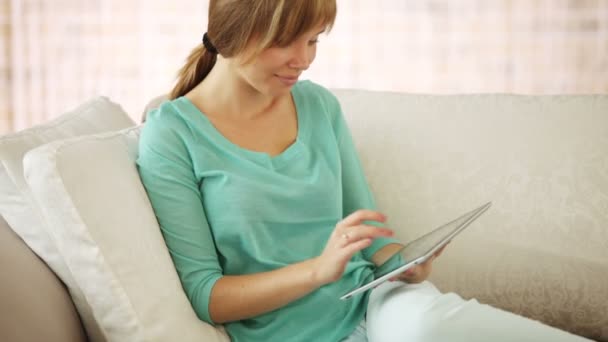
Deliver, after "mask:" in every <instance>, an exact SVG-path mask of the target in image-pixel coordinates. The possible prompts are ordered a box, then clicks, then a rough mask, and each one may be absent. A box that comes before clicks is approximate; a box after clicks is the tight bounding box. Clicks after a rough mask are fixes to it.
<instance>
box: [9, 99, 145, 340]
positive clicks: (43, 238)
mask: <svg viewBox="0 0 608 342" xmlns="http://www.w3.org/2000/svg"><path fill="white" fill-rule="evenodd" d="M133 125H135V123H134V122H133V120H132V119H131V118H129V116H128V115H127V113H125V111H124V110H123V109H122V108H121V107H120V106H119V105H117V104H115V103H112V102H111V101H110V100H108V99H107V98H105V97H98V98H95V99H92V100H90V101H87V102H85V103H84V104H82V105H81V106H79V107H78V108H76V109H74V110H72V111H70V112H67V113H65V114H63V115H61V116H59V117H58V118H56V119H54V120H52V121H50V122H48V123H45V124H42V125H38V126H35V127H32V128H29V129H26V130H23V131H20V132H17V133H13V134H7V135H4V136H1V137H0V193H1V194H2V196H0V214H1V215H2V216H3V217H4V219H5V220H6V221H7V222H8V224H9V226H10V227H11V228H12V229H13V230H14V231H15V232H16V233H17V235H19V236H20V237H21V238H22V239H23V240H24V241H25V243H26V244H27V245H28V246H29V247H30V248H31V249H32V250H33V251H34V252H35V253H36V254H37V255H38V256H39V257H40V258H41V259H43V260H44V261H45V262H46V263H47V264H48V265H49V267H50V268H51V269H52V270H53V271H54V272H55V273H56V274H57V276H58V277H59V278H60V279H61V280H62V281H63V282H64V283H65V284H66V286H67V288H68V290H69V291H70V295H71V296H72V299H73V301H74V304H75V306H76V309H77V310H78V312H79V314H80V316H81V319H82V321H83V325H84V327H85V330H86V332H87V335H88V336H89V340H91V341H93V342H96V341H105V338H104V336H103V335H102V334H101V332H100V331H99V328H98V326H97V324H96V322H95V321H94V319H93V317H92V314H91V309H90V308H89V305H88V303H87V302H86V301H85V300H84V297H83V295H82V293H81V291H80V289H79V288H78V287H77V286H76V285H75V282H74V279H73V277H72V274H71V272H70V270H69V268H68V267H67V266H66V264H65V262H64V261H63V259H62V258H61V256H60V255H59V252H58V251H57V247H56V244H55V242H54V240H53V239H52V238H51V236H49V233H48V229H49V227H48V224H47V222H45V220H44V219H43V218H42V216H41V213H40V210H39V209H38V207H37V205H36V203H35V201H34V200H33V198H32V196H31V193H30V190H29V188H28V187H27V184H26V183H25V179H24V178H23V164H22V159H23V156H24V155H25V153H27V151H29V150H31V149H33V148H36V147H38V146H40V145H44V144H46V143H48V142H51V141H55V140H59V139H65V138H70V137H75V136H80V135H86V134H94V133H100V132H107V131H114V130H119V129H124V128H126V127H131V126H133Z"/></svg>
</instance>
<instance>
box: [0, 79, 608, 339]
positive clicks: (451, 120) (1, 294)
mask: <svg viewBox="0 0 608 342" xmlns="http://www.w3.org/2000/svg"><path fill="white" fill-rule="evenodd" d="M335 94H336V95H337V96H338V98H339V99H340V101H341V103H342V106H343V110H344V113H345V116H346V117H347V121H348V123H349V125H350V127H351V130H352V132H353V136H354V139H355V142H356V144H357V147H358V149H359V151H360V155H361V159H362V162H363V164H364V168H365V170H366V174H367V176H368V179H369V181H370V184H371V186H372V189H373V191H374V193H375V194H376V197H377V200H378V205H379V207H380V208H381V210H382V211H384V212H385V213H386V214H387V215H388V216H389V225H390V226H391V227H392V228H394V229H395V230H396V231H397V234H398V236H399V237H400V238H401V239H403V241H407V240H409V239H412V238H414V237H416V236H418V235H420V234H422V233H423V232H426V231H428V230H430V229H432V228H434V227H435V226H437V225H439V224H441V223H444V222H446V221H447V220H449V219H452V218H454V217H455V216H456V215H458V214H460V213H462V212H464V211H466V210H470V209H473V208H474V207H476V206H478V205H481V204H482V203H485V202H486V201H492V202H493V206H492V208H490V210H489V211H488V212H487V213H486V214H484V215H483V216H482V217H481V218H480V219H479V220H478V221H476V222H475V223H474V224H473V225H471V227H470V228H469V229H468V230H467V231H465V232H464V233H463V234H462V235H460V236H459V237H458V238H456V239H455V240H454V241H453V242H452V244H451V245H450V246H449V248H448V249H447V250H446V251H445V253H444V254H443V255H442V257H441V258H440V259H438V260H437V261H436V264H435V269H434V272H433V275H432V281H433V282H434V283H435V284H436V285H437V286H438V287H439V288H440V289H441V290H443V291H454V292H456V293H459V294H460V295H462V296H463V297H467V298H471V297H474V298H477V299H478V300H480V301H481V302H485V303H488V304H491V305H495V306H497V307H500V308H504V309H506V310H510V311H513V312H516V313H519V314H522V315H525V316H528V317H531V318H534V319H537V320H541V321H543V322H545V323H547V324H550V325H553V326H556V327H559V328H561V329H564V330H568V331H570V332H573V333H576V334H579V335H582V336H586V337H588V338H591V339H594V340H598V341H608V96H605V95H601V96H600V95H597V96H514V95H460V96H430V95H408V94H398V93H382V92H369V91H360V90H336V91H335ZM156 103H158V101H156V102H154V103H153V104H152V105H151V106H154V105H155V104H156ZM0 267H1V269H2V273H0V274H2V276H1V278H0V279H1V281H0V341H86V340H87V338H86V332H85V329H84V328H83V326H82V324H81V321H80V320H79V315H78V312H77V310H76V308H75V306H74V304H73V302H72V300H71V297H70V293H69V292H68V291H67V290H66V288H65V286H64V285H63V283H62V281H61V280H60V279H59V278H58V277H57V276H56V274H55V273H54V272H52V271H51V270H50V269H49V268H48V267H47V265H46V264H45V262H44V261H43V260H41V259H40V258H39V257H37V256H36V254H35V253H33V252H32V251H31V250H30V248H28V246H27V245H26V243H24V241H23V240H22V239H21V238H20V237H19V236H17V235H16V234H15V233H14V232H13V231H12V230H11V228H10V227H9V226H8V225H7V224H6V222H5V221H4V220H2V219H0Z"/></svg>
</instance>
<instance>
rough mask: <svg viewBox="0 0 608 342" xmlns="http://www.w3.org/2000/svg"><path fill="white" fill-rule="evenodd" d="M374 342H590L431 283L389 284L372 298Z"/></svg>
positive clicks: (369, 326) (370, 323)
mask: <svg viewBox="0 0 608 342" xmlns="http://www.w3.org/2000/svg"><path fill="white" fill-rule="evenodd" d="M366 325H367V336H368V339H369V342H582V341H589V340H587V339H584V338H582V337H579V336H576V335H572V334H570V333H567V332H565V331H562V330H559V329H555V328H553V327H550V326H548V325H544V324H542V323H540V322H537V321H534V320H531V319H528V318H525V317H522V316H518V315H515V314H512V313H509V312H507V311H503V310H500V309H497V308H494V307H491V306H489V305H484V304H480V303H479V302H477V301H476V300H474V299H473V300H468V301H465V300H463V299H462V298H461V297H460V296H458V295H456V294H453V293H447V294H442V293H441V292H439V290H437V288H436V287H435V286H434V285H433V284H431V283H430V282H428V281H425V282H423V283H421V284H405V283H402V282H386V283H384V284H382V285H380V286H379V287H377V288H376V289H374V290H373V291H372V293H371V295H370V301H369V304H368V309H367V324H366Z"/></svg>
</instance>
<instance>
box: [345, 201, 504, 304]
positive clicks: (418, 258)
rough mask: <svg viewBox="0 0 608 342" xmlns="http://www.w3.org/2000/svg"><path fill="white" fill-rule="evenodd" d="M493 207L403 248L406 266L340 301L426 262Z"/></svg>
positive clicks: (480, 210) (486, 208)
mask: <svg viewBox="0 0 608 342" xmlns="http://www.w3.org/2000/svg"><path fill="white" fill-rule="evenodd" d="M491 205H492V202H488V203H486V204H484V205H482V206H481V207H479V208H477V209H474V210H472V211H470V212H468V213H466V214H464V215H462V216H460V217H458V218H457V219H455V220H453V221H450V222H448V223H446V224H444V225H443V226H441V227H439V228H437V229H435V230H433V231H431V232H429V233H427V234H425V235H423V236H421V237H419V238H418V239H416V240H414V241H412V242H410V243H408V244H407V245H405V246H403V248H402V249H401V251H399V253H401V255H402V256H403V260H405V264H402V265H400V266H397V267H396V268H393V269H391V270H388V271H386V272H385V273H384V274H380V275H377V276H376V279H374V280H372V281H370V282H368V283H367V284H364V285H362V286H360V287H358V288H356V289H354V290H352V291H350V292H349V293H347V294H345V295H344V296H342V297H340V299H342V300H345V299H349V298H351V297H352V296H354V295H356V294H359V293H363V292H365V291H367V290H369V289H371V288H374V287H376V286H378V285H380V284H382V283H384V282H385V281H387V280H389V279H390V278H392V277H394V276H396V275H398V274H401V273H403V272H405V271H407V270H408V269H410V268H412V267H414V266H415V265H418V264H421V263H423V262H425V261H426V260H427V259H428V258H430V257H431V256H432V255H433V254H434V253H435V252H436V251H437V250H439V249H440V248H441V247H443V246H445V245H446V244H447V243H448V242H450V241H451V240H452V239H453V238H454V236H456V235H458V233H460V232H461V231H463V230H464V229H465V228H466V227H468V226H469V225H470V224H471V223H472V222H473V221H475V220H476V219H477V218H478V217H479V216H480V215H481V214H483V213H484V212H485V211H486V210H488V208H489V207H490V206H491Z"/></svg>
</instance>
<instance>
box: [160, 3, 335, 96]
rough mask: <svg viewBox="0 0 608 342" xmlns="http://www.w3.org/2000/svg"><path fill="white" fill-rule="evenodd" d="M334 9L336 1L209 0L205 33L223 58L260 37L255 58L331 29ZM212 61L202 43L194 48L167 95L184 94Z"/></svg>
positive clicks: (235, 52) (210, 67)
mask: <svg viewBox="0 0 608 342" xmlns="http://www.w3.org/2000/svg"><path fill="white" fill-rule="evenodd" d="M336 12H337V9H336V0H210V1H209V24H208V30H207V34H208V36H209V39H210V40H211V42H212V43H213V45H214V46H215V48H216V49H217V50H218V51H219V53H220V54H221V55H222V56H223V57H225V58H230V57H234V56H237V55H239V54H241V53H243V52H245V50H246V48H247V47H248V44H249V42H250V41H251V40H252V39H253V38H259V43H258V45H257V46H256V48H255V49H254V51H253V53H252V55H251V57H255V56H256V55H257V54H259V53H260V52H262V51H263V50H264V49H267V48H269V47H271V46H287V45H289V44H290V43H291V42H293V41H294V40H296V39H297V38H298V37H299V36H300V35H302V34H303V33H305V32H307V31H309V30H311V29H313V28H315V27H317V26H325V29H326V30H327V31H329V30H331V27H332V26H333V24H334V21H335V18H336ZM215 61H216V54H214V53H211V52H209V51H208V50H207V49H205V47H204V46H203V44H199V45H198V46H197V47H196V48H194V50H192V52H191V53H190V55H189V56H188V59H187V60H186V64H185V65H184V66H183V67H182V68H181V69H180V70H179V72H178V76H177V83H176V85H175V87H174V88H173V90H172V91H171V93H170V95H169V98H170V99H176V98H178V97H180V96H183V95H185V94H186V93H188V92H189V91H190V90H192V89H193V88H194V87H195V86H196V85H197V84H199V83H200V82H202V81H203V80H204V79H205V77H206V76H207V75H208V74H209V72H210V71H211V69H212V68H213V66H214V65H215Z"/></svg>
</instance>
